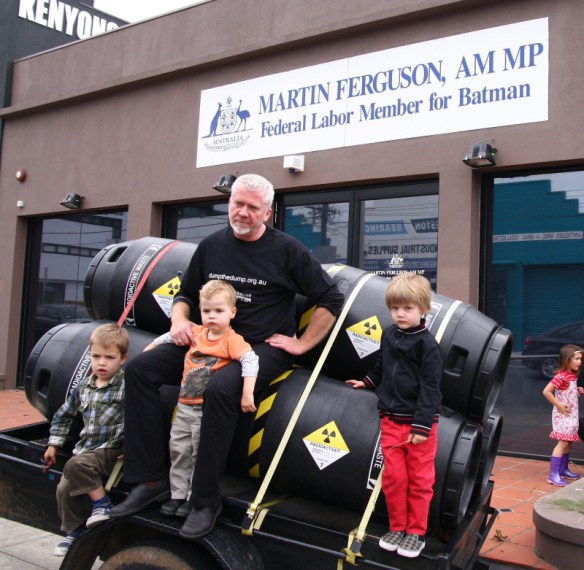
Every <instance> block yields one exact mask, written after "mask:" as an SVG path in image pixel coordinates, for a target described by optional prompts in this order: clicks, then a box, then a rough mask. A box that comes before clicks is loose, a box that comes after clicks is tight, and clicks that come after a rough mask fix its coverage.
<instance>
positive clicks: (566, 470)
mask: <svg viewBox="0 0 584 570" xmlns="http://www.w3.org/2000/svg"><path fill="white" fill-rule="evenodd" d="M569 461H570V454H569V453H564V455H562V463H561V464H560V477H564V478H565V479H573V480H574V481H575V480H576V479H580V475H578V473H574V472H573V471H570V467H569V465H570V463H569Z"/></svg>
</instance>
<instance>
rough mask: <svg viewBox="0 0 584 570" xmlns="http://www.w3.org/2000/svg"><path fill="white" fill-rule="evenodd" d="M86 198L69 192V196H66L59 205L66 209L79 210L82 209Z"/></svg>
mask: <svg viewBox="0 0 584 570" xmlns="http://www.w3.org/2000/svg"><path fill="white" fill-rule="evenodd" d="M83 199H84V196H79V194H75V193H74V192H69V194H67V196H65V197H64V198H63V199H62V200H61V201H60V202H59V204H61V206H64V207H65V208H69V209H70V210H78V209H79V208H81V204H82V203H83Z"/></svg>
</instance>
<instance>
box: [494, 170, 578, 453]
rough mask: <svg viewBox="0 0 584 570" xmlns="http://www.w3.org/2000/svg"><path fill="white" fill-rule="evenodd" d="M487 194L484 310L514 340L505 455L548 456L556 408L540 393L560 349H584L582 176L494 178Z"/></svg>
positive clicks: (504, 394)
mask: <svg viewBox="0 0 584 570" xmlns="http://www.w3.org/2000/svg"><path fill="white" fill-rule="evenodd" d="M484 194H485V196H484V197H485V201H486V203H487V204H488V208H487V212H486V224H485V226H484V227H485V228H486V231H485V233H484V249H485V254H486V256H485V257H486V259H487V263H486V265H485V270H484V285H483V302H484V311H485V312H486V313H487V314H488V315H489V316H491V317H492V318H493V319H494V320H496V321H497V322H498V323H499V324H501V325H503V326H505V327H506V328H508V329H509V330H510V331H511V332H512V333H513V336H514V342H515V344H514V353H513V356H512V359H511V363H510V366H509V369H508V372H507V377H506V379H505V382H504V384H503V388H502V390H501V395H500V397H499V400H498V402H497V406H498V407H500V408H501V409H503V410H504V412H505V426H504V428H503V434H502V437H501V443H500V445H499V449H500V450H502V451H506V452H512V453H523V454H525V453H527V454H530V455H534V456H537V455H541V456H549V454H550V451H551V449H552V447H553V444H552V443H551V440H550V439H549V437H548V436H549V433H550V431H551V416H552V407H551V405H550V404H549V402H548V401H547V400H546V399H545V398H544V397H543V395H542V390H543V388H544V387H545V385H546V383H547V382H549V380H550V379H551V378H552V376H553V375H554V371H555V368H556V366H557V356H558V353H559V350H560V348H561V347H562V346H563V345H565V344H576V345H578V346H582V344H583V343H584V308H583V305H582V293H583V292H584V285H583V283H584V256H583V252H584V171H582V170H577V171H576V170H573V171H566V172H547V173H534V174H527V175H524V176H513V175H512V176H508V177H500V178H495V179H493V180H490V181H489V183H488V184H487V185H486V187H485V188H484ZM526 441H529V445H528V446H527V448H526V443H525V442H526ZM574 453H575V454H577V453H578V450H577V446H574ZM579 458H584V455H582V454H580V457H579Z"/></svg>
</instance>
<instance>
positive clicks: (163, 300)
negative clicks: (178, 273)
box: [152, 277, 180, 318]
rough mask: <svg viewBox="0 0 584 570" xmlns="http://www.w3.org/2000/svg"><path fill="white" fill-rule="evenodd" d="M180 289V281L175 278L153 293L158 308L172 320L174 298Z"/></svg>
mask: <svg viewBox="0 0 584 570" xmlns="http://www.w3.org/2000/svg"><path fill="white" fill-rule="evenodd" d="M179 289H180V279H179V278H178V277H174V278H173V279H171V280H170V281H167V282H166V283H165V284H164V285H161V286H160V287H158V289H156V291H154V292H153V293H152V296H153V297H154V299H156V302H157V303H158V306H159V307H160V308H161V309H162V310H163V311H164V313H165V315H166V316H167V317H169V318H170V309H171V307H172V302H173V300H174V296H175V295H176V294H177V292H178V290H179Z"/></svg>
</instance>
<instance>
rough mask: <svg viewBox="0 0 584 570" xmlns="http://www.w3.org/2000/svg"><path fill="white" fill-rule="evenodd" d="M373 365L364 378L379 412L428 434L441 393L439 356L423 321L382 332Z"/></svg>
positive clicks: (435, 416) (440, 362) (436, 419)
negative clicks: (379, 351) (407, 327)
mask: <svg viewBox="0 0 584 570" xmlns="http://www.w3.org/2000/svg"><path fill="white" fill-rule="evenodd" d="M380 350H381V353H380V355H379V358H378V360H377V364H376V365H375V368H374V369H373V370H372V371H371V372H369V374H368V375H367V376H366V377H365V378H364V379H363V381H364V382H365V385H366V386H367V387H368V388H370V389H375V392H376V394H377V397H378V399H379V402H378V404H377V407H378V409H379V414H380V416H389V417H390V418H391V419H392V420H393V421H395V422H398V423H407V424H411V426H412V433H414V434H419V435H423V436H426V437H427V436H428V435H429V433H430V430H431V428H432V424H433V423H435V422H437V421H438V414H439V410H440V403H441V401H442V395H441V393H440V378H441V374H442V356H441V354H440V347H439V346H438V343H437V342H436V339H435V338H434V337H433V336H432V335H431V334H430V332H429V331H428V330H427V329H426V327H425V324H424V322H423V321H422V323H421V324H420V325H419V326H418V327H414V328H411V329H408V330H405V331H403V330H400V329H399V328H398V327H397V326H395V325H392V326H390V327H388V328H386V329H385V330H384V331H383V334H382V335H381V349H380Z"/></svg>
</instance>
